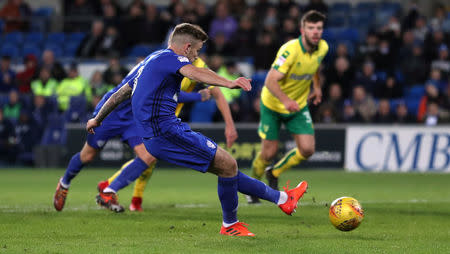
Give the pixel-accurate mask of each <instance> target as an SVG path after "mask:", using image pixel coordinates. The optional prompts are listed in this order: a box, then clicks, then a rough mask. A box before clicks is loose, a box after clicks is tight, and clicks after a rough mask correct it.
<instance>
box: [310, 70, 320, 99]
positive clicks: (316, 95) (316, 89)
mask: <svg viewBox="0 0 450 254" xmlns="http://www.w3.org/2000/svg"><path fill="white" fill-rule="evenodd" d="M312 81H313V90H312V91H311V93H310V94H309V96H308V101H312V103H313V104H314V105H318V104H319V103H321V102H322V88H321V87H320V80H319V71H317V72H316V73H315V74H314V76H313V80H312Z"/></svg>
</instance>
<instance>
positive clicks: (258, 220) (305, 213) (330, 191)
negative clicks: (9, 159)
mask: <svg viewBox="0 0 450 254" xmlns="http://www.w3.org/2000/svg"><path fill="white" fill-rule="evenodd" d="M244 172H246V173H248V171H244ZM112 173H113V171H112V170H111V169H108V170H107V169H101V170H99V169H92V168H86V169H85V170H84V171H82V172H81V173H80V175H79V176H78V177H77V178H76V179H75V180H74V181H73V182H72V186H71V189H70V191H69V196H68V199H67V202H66V207H65V209H64V210H63V211H62V212H56V211H55V210H54V208H53V205H52V197H53V193H54V190H55V187H56V183H57V181H58V178H59V177H60V175H61V174H63V170H62V169H59V170H57V169H53V170H50V169H45V170H36V169H8V170H0V253H246V254H248V253H450V174H415V173H412V174H406V173H403V174H389V173H381V174H374V173H346V172H344V171H325V170H291V171H289V172H287V173H285V174H284V175H282V177H281V181H282V182H285V181H286V180H288V179H290V180H291V185H295V184H296V183H297V182H298V180H299V179H305V180H307V181H308V182H309V184H310V189H309V192H308V193H307V194H306V195H305V197H304V198H303V199H302V200H301V204H300V206H301V207H299V208H298V209H297V213H295V214H294V215H293V216H292V217H291V216H286V215H285V214H284V213H282V212H281V211H280V210H279V208H278V207H277V206H276V205H273V204H271V203H268V202H264V203H263V204H262V205H259V206H249V205H247V204H246V202H245V199H244V197H243V195H241V194H240V207H239V212H238V215H239V219H240V220H241V221H244V222H246V223H248V224H250V226H249V228H250V230H251V231H252V232H254V233H255V234H256V237H254V238H236V237H230V236H222V235H220V234H219V229H220V223H221V208H220V204H219V201H218V198H217V193H216V188H217V180H216V177H215V176H213V175H211V174H200V173H197V172H195V171H191V170H173V169H172V170H162V169H157V170H156V172H155V173H154V175H153V178H152V180H151V181H150V183H149V185H148V186H147V189H146V192H145V197H144V209H145V211H144V212H142V213H132V212H129V211H126V212H125V213H122V214H114V213H112V212H110V211H107V210H103V209H100V208H99V207H97V205H96V204H95V202H94V198H95V195H96V183H97V182H98V181H99V180H102V179H105V178H106V177H107V176H109V175H111V174H112ZM131 191H132V188H130V187H128V188H126V189H124V190H123V191H121V192H120V194H119V200H120V201H121V203H122V204H123V205H126V206H128V205H129V202H130V197H131ZM340 196H352V197H355V198H356V199H358V200H359V201H360V202H361V204H362V206H363V208H364V209H365V219H364V221H363V222H362V224H361V225H360V227H359V228H357V229H356V230H354V231H351V232H340V231H338V230H336V229H335V228H334V227H333V226H332V225H331V224H330V222H329V220H328V205H329V203H330V202H331V201H333V200H334V199H335V198H338V197H340Z"/></svg>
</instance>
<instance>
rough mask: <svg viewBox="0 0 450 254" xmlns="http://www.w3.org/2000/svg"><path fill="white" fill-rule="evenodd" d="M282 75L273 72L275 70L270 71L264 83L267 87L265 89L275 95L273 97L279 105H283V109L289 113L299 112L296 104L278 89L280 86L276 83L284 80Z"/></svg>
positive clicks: (275, 71)
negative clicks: (278, 101)
mask: <svg viewBox="0 0 450 254" xmlns="http://www.w3.org/2000/svg"><path fill="white" fill-rule="evenodd" d="M284 76H285V75H284V74H283V73H281V72H279V71H277V70H275V69H273V68H272V69H270V71H269V73H268V74H267V78H266V81H265V84H264V85H265V86H266V87H267V89H269V91H270V92H271V93H272V94H273V95H275V97H277V98H278V99H279V100H280V101H281V103H283V104H284V107H285V108H286V109H287V110H288V111H289V112H297V111H299V110H300V108H299V106H298V103H297V102H296V101H295V100H293V99H291V98H289V97H288V96H287V95H286V94H285V93H284V92H283V91H282V90H281V88H280V84H279V83H278V81H280V80H282V79H283V78H284Z"/></svg>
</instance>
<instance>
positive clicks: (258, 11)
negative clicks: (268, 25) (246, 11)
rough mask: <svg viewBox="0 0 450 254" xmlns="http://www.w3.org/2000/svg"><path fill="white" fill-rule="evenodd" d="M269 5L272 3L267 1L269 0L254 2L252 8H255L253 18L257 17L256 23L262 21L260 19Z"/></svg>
mask: <svg viewBox="0 0 450 254" xmlns="http://www.w3.org/2000/svg"><path fill="white" fill-rule="evenodd" d="M271 6H272V4H271V3H270V2H269V0H258V1H257V2H256V4H255V5H254V7H253V8H254V10H255V18H256V19H257V24H258V25H260V24H261V23H262V19H263V18H264V17H265V15H266V13H267V9H268V8H269V7H271Z"/></svg>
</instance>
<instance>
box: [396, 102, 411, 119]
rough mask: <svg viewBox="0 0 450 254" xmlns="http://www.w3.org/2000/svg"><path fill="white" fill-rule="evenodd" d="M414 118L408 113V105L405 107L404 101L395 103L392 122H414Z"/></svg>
mask: <svg viewBox="0 0 450 254" xmlns="http://www.w3.org/2000/svg"><path fill="white" fill-rule="evenodd" d="M415 122H416V119H415V117H414V116H412V115H411V114H409V113H408V107H406V104H405V102H403V101H402V102H400V103H398V104H397V107H396V110H395V117H394V123H398V124H408V123H415Z"/></svg>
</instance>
